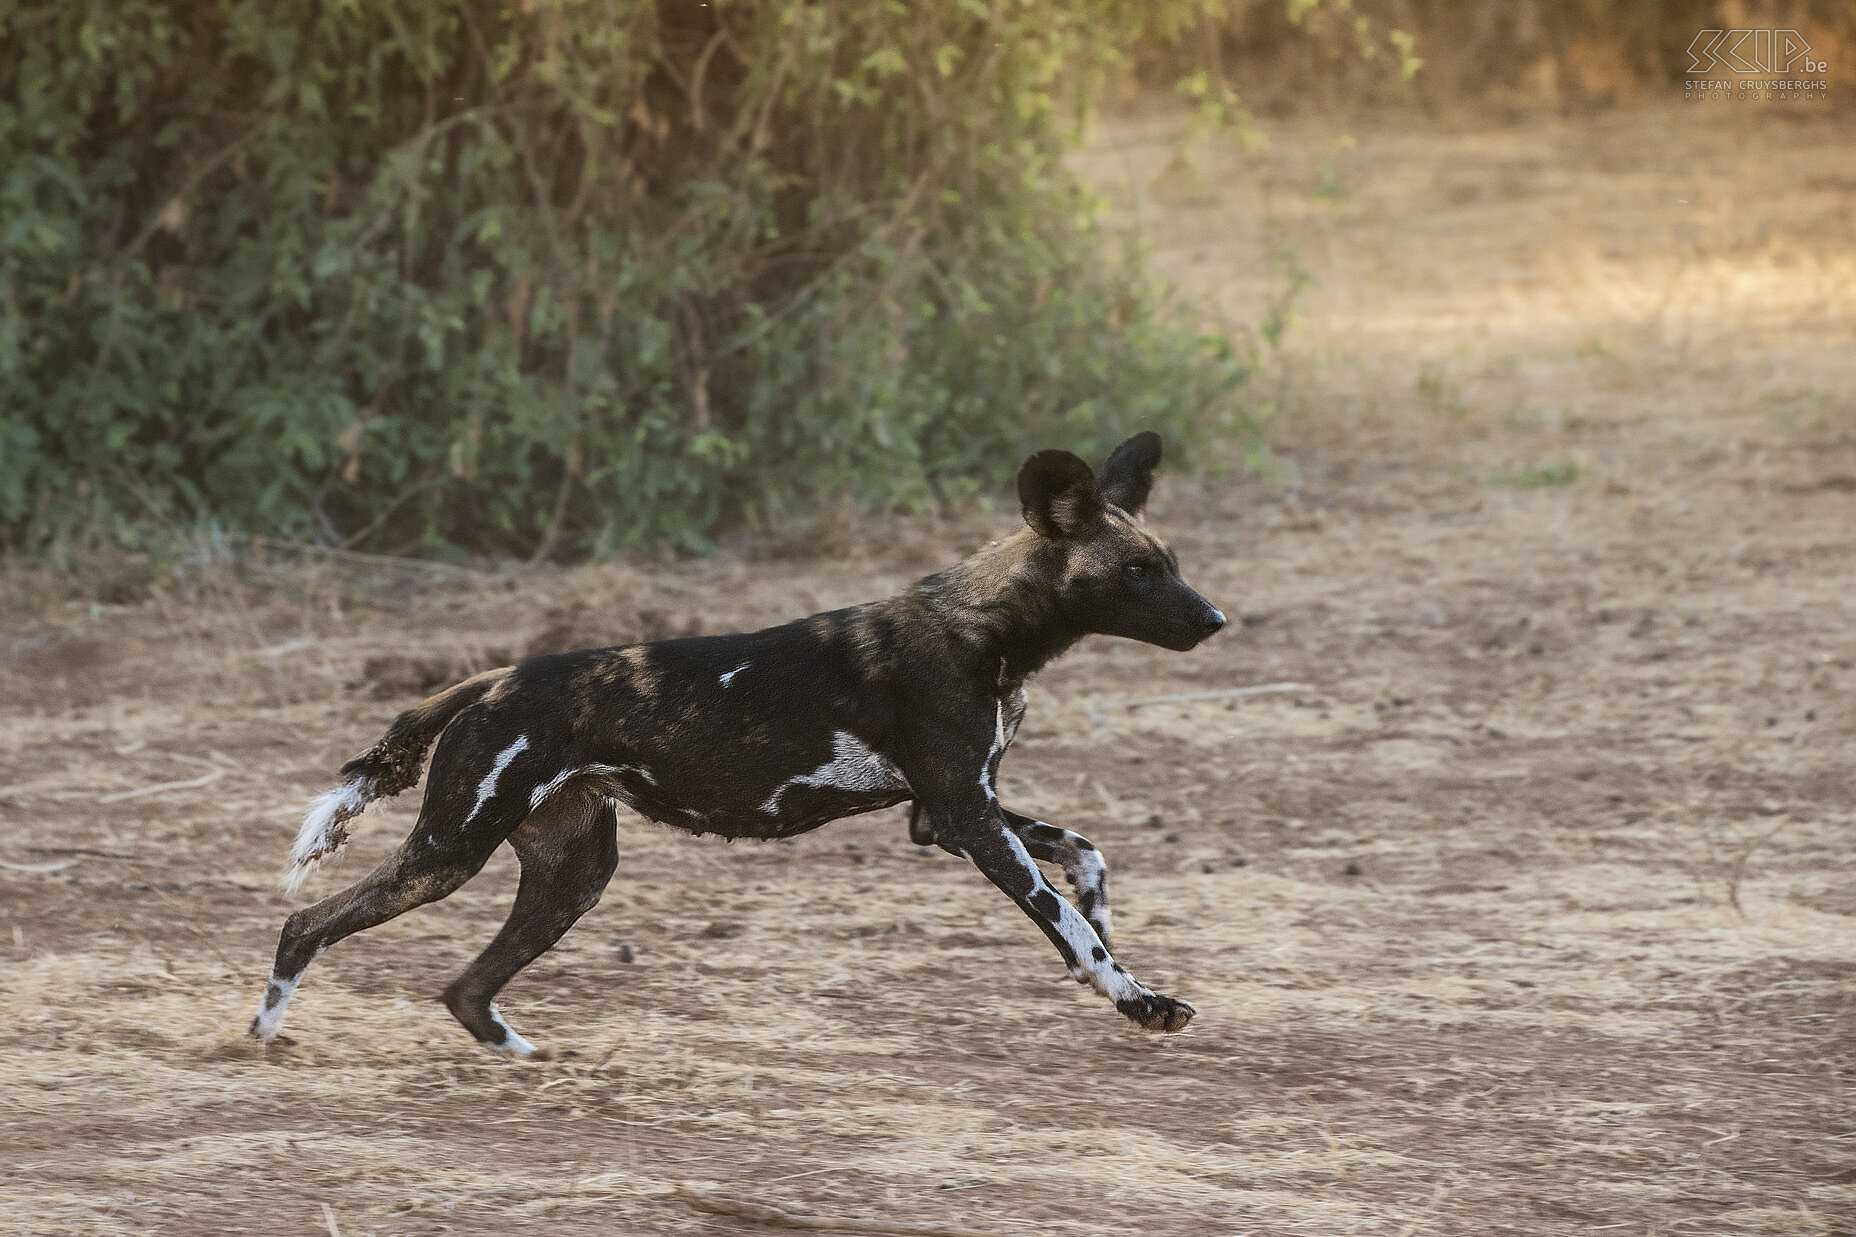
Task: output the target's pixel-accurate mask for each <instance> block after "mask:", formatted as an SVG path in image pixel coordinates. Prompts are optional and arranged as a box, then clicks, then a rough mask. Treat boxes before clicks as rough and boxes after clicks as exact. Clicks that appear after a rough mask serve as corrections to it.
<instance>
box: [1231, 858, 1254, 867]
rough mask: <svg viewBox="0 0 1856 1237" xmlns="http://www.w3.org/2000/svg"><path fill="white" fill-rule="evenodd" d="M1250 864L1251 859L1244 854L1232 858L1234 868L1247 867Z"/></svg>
mask: <svg viewBox="0 0 1856 1237" xmlns="http://www.w3.org/2000/svg"><path fill="white" fill-rule="evenodd" d="M1249 864H1250V860H1248V859H1246V858H1244V857H1243V856H1242V855H1237V856H1234V857H1233V858H1232V860H1231V866H1232V867H1234V868H1242V867H1247V866H1249Z"/></svg>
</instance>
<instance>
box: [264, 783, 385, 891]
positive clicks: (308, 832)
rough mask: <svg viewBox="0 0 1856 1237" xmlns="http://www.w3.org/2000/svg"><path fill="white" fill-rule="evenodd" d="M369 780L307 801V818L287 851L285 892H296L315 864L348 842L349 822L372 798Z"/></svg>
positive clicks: (348, 785) (345, 785) (350, 784)
mask: <svg viewBox="0 0 1856 1237" xmlns="http://www.w3.org/2000/svg"><path fill="white" fill-rule="evenodd" d="M368 790H369V786H368V779H367V778H364V777H357V778H354V779H352V780H351V781H347V782H344V783H342V784H341V785H340V786H337V787H336V788H335V789H334V790H331V791H328V792H327V793H325V794H320V795H317V796H316V797H315V798H314V799H311V800H310V801H309V815H307V816H305V817H304V818H303V827H302V828H301V829H299V830H297V835H296V845H294V846H292V847H291V848H290V870H289V871H288V872H285V873H284V879H283V887H284V891H285V892H286V893H295V892H296V891H297V889H298V888H300V887H301V886H302V884H303V882H304V881H306V880H308V879H309V874H310V873H311V872H313V871H315V870H316V865H317V864H319V863H321V862H322V860H324V859H326V858H327V857H328V856H330V855H333V854H335V853H337V852H338V851H340V850H341V848H342V847H343V846H345V845H347V843H348V822H349V821H350V820H353V819H354V818H355V817H357V816H359V815H360V814H361V812H362V810H363V809H365V808H366V807H367V805H368V801H369V800H370V799H372V798H373V796H372V795H370V794H368Z"/></svg>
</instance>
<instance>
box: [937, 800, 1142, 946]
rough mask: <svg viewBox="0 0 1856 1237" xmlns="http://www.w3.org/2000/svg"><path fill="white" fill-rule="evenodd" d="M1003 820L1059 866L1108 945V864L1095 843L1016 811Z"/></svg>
mask: <svg viewBox="0 0 1856 1237" xmlns="http://www.w3.org/2000/svg"><path fill="white" fill-rule="evenodd" d="M1005 823H1006V824H1008V825H1010V826H1011V827H1012V832H1013V833H1016V834H1017V835H1018V840H1019V841H1021V842H1023V843H1024V844H1025V849H1026V850H1027V851H1029V852H1030V854H1031V857H1032V858H1033V859H1042V860H1043V861H1044V862H1045V863H1056V864H1061V865H1063V874H1064V876H1065V877H1066V878H1067V879H1068V880H1069V882H1070V887H1071V888H1072V889H1074V890H1076V900H1077V902H1078V904H1079V905H1080V906H1081V907H1082V911H1083V918H1085V919H1087V920H1088V921H1089V926H1090V927H1092V928H1094V929H1095V930H1096V935H1097V936H1099V937H1101V938H1102V943H1103V944H1104V945H1106V944H1108V943H1109V914H1108V863H1107V862H1106V861H1105V860H1104V859H1103V858H1102V852H1101V851H1099V850H1097V849H1096V845H1095V843H1094V842H1091V841H1090V840H1089V839H1088V838H1086V837H1084V836H1083V835H1082V834H1080V833H1072V832H1071V831H1070V830H1068V829H1059V828H1058V827H1057V826H1055V825H1047V824H1045V823H1044V822H1043V821H1041V820H1032V819H1031V818H1030V817H1029V816H1020V815H1019V814H1018V813H1017V812H1012V811H1007V812H1006V813H1005ZM909 827H910V829H913V828H914V827H915V822H914V821H913V820H911V821H910V822H909Z"/></svg>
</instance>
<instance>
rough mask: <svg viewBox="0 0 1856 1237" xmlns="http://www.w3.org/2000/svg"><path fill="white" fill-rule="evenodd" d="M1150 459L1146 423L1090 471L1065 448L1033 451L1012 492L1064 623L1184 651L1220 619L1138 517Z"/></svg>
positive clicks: (1152, 439) (1151, 438)
mask: <svg viewBox="0 0 1856 1237" xmlns="http://www.w3.org/2000/svg"><path fill="white" fill-rule="evenodd" d="M1159 463H1160V435H1158V434H1156V433H1153V432H1152V431H1151V430H1150V431H1148V432H1146V433H1141V434H1136V435H1135V436H1134V437H1132V438H1130V439H1128V441H1126V442H1124V443H1122V444H1121V445H1120V446H1119V447H1116V448H1115V452H1114V454H1112V455H1110V456H1109V457H1108V462H1107V463H1106V464H1104V465H1102V474H1101V476H1099V477H1098V476H1097V475H1096V474H1094V473H1092V472H1090V471H1089V465H1087V464H1085V463H1083V461H1082V460H1080V459H1078V458H1077V457H1076V456H1074V455H1072V454H1070V452H1068V451H1040V452H1038V453H1037V454H1036V455H1034V456H1032V457H1031V458H1030V459H1028V460H1026V461H1025V464H1024V467H1022V468H1020V469H1019V470H1018V498H1019V501H1020V502H1022V503H1023V504H1024V508H1025V523H1027V524H1029V525H1030V526H1031V531H1032V532H1033V533H1034V534H1035V535H1036V536H1037V537H1038V539H1039V542H1040V544H1039V546H1038V549H1037V552H1036V553H1035V554H1034V558H1035V559H1036V560H1038V561H1039V562H1040V565H1042V566H1043V567H1044V569H1045V570H1046V571H1047V572H1048V573H1049V576H1048V583H1049V584H1050V585H1051V586H1052V587H1053V588H1054V590H1055V594H1056V596H1055V604H1056V606H1057V608H1058V610H1059V611H1060V612H1061V613H1062V615H1063V616H1064V618H1065V619H1066V620H1068V622H1069V623H1070V624H1072V625H1073V626H1074V627H1075V628H1076V629H1078V630H1081V631H1086V632H1094V633H1097V634H1100V635H1105V636H1126V637H1128V638H1129V639H1131V640H1140V641H1144V642H1145V643H1147V644H1157V645H1159V646H1160V647H1161V648H1166V649H1173V650H1175V651H1178V652H1184V651H1185V650H1186V649H1189V648H1192V647H1193V646H1194V645H1196V644H1198V643H1199V642H1200V641H1201V640H1204V639H1205V638H1206V637H1207V636H1210V635H1212V634H1214V633H1215V632H1217V631H1218V630H1220V629H1221V628H1223V627H1224V623H1225V618H1224V615H1223V614H1221V613H1219V612H1218V610H1217V608H1216V607H1214V606H1213V605H1212V603H1211V602H1209V601H1207V600H1205V598H1203V597H1201V596H1199V594H1198V593H1196V592H1194V591H1193V590H1192V588H1191V587H1190V586H1189V585H1188V584H1187V583H1186V582H1185V581H1184V580H1183V579H1181V578H1180V575H1179V558H1178V556H1176V555H1175V554H1174V553H1173V551H1172V550H1170V549H1168V548H1167V546H1166V544H1165V543H1164V542H1162V541H1161V540H1160V539H1159V538H1158V537H1155V536H1154V535H1153V534H1152V533H1150V532H1148V531H1147V529H1146V528H1145V526H1144V525H1143V524H1142V522H1141V510H1142V508H1144V507H1145V506H1146V505H1147V494H1148V491H1149V490H1151V489H1152V488H1153V484H1154V469H1155V468H1156V467H1157V466H1158V465H1159Z"/></svg>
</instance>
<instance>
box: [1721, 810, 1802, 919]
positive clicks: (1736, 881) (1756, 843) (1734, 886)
mask: <svg viewBox="0 0 1856 1237" xmlns="http://www.w3.org/2000/svg"><path fill="white" fill-rule="evenodd" d="M1791 823H1792V822H1791V821H1790V820H1782V821H1780V822H1779V823H1778V824H1776V825H1774V826H1772V828H1770V829H1768V830H1766V831H1765V832H1764V833H1762V834H1760V835H1759V836H1758V837H1756V838H1754V839H1753V840H1752V841H1751V842H1749V843H1747V845H1746V847H1745V848H1744V849H1742V850H1741V852H1740V854H1739V855H1738V856H1737V857H1736V858H1735V859H1734V866H1733V869H1732V870H1731V871H1730V872H1729V873H1728V875H1727V901H1728V904H1729V905H1730V906H1732V907H1733V908H1734V913H1735V914H1737V915H1739V916H1740V918H1742V919H1745V918H1746V911H1745V910H1743V909H1742V908H1741V906H1740V880H1741V878H1742V877H1744V876H1745V875H1746V861H1747V860H1749V859H1751V858H1752V857H1753V852H1754V851H1756V850H1758V849H1759V848H1760V847H1762V846H1764V845H1765V844H1766V843H1767V842H1769V841H1771V840H1772V837H1773V835H1774V834H1776V833H1778V831H1779V830H1781V829H1783V828H1785V826H1787V825H1789V824H1791Z"/></svg>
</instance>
